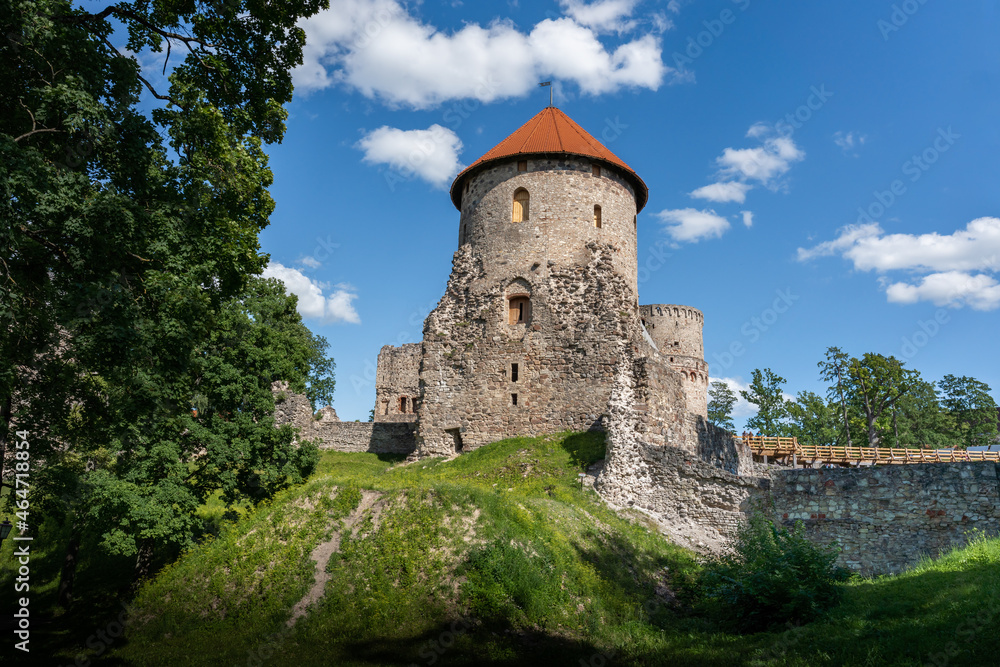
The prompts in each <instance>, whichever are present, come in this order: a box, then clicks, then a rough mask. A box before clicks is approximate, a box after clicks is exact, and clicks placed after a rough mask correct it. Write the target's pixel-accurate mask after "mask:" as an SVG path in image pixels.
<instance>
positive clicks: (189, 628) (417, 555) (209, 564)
mask: <svg viewBox="0 0 1000 667" xmlns="http://www.w3.org/2000/svg"><path fill="white" fill-rule="evenodd" d="M602 456H603V440H602V437H601V436H600V434H562V435H558V436H549V437H543V438H534V439H513V440H507V441H504V442H500V443H495V444H493V445H490V446H488V447H484V448H481V449H478V450H476V451H474V452H471V453H469V454H465V455H463V456H461V457H459V458H458V459H455V460H451V461H446V460H440V459H435V460H428V461H421V462H418V463H414V464H409V465H400V464H399V463H398V460H393V459H391V458H383V459H380V458H379V457H378V456H375V455H370V454H337V453H326V454H324V458H323V461H322V463H321V466H320V470H319V471H318V472H317V474H316V475H315V476H314V477H313V478H312V479H311V480H310V481H309V482H307V483H306V484H303V485H301V486H299V487H297V488H294V489H291V490H289V491H286V492H285V493H283V494H281V495H280V496H279V497H277V498H276V499H275V500H274V501H273V502H272V503H270V504H268V505H266V506H262V507H260V508H258V509H257V510H256V511H254V512H253V513H251V514H250V515H248V516H247V517H245V518H243V519H242V520H240V521H239V522H238V523H235V524H231V525H229V526H228V527H226V529H224V530H223V531H222V533H221V534H220V536H219V537H218V538H217V539H215V540H214V541H212V542H209V543H206V544H203V545H201V546H199V547H198V548H196V549H194V550H192V551H191V552H190V553H188V554H186V555H185V556H184V557H182V558H181V559H180V560H178V561H177V562H176V563H175V564H174V565H172V566H170V567H168V568H167V569H166V570H164V571H163V572H161V573H160V574H159V575H158V576H157V577H156V579H155V580H153V581H152V582H150V583H149V584H148V585H147V586H146V587H145V588H144V589H143V590H142V591H141V593H140V594H139V596H138V598H137V599H136V601H135V604H134V605H133V607H132V610H131V615H130V622H129V627H128V632H127V635H126V639H127V643H125V644H124V645H119V646H116V650H115V651H114V652H113V654H112V656H113V657H112V658H110V659H111V660H114V659H115V658H117V659H119V660H120V661H121V662H122V663H127V664H136V665H163V664H171V665H216V664H232V665H250V666H256V665H296V666H307V665H359V666H360V665H365V666H372V665H535V664H538V665H581V664H583V665H594V666H595V667H596V666H599V665H605V664H636V665H639V664H642V665H661V664H662V665H727V666H728V665H899V666H902V665H914V666H915V665H923V664H948V665H980V664H982V665H988V664H995V652H994V650H993V648H992V647H991V641H990V638H991V636H992V633H991V632H990V631H989V629H988V628H989V627H991V624H992V623H994V622H995V621H996V620H1000V614H998V613H997V610H998V609H1000V543H998V542H997V541H996V540H992V541H991V540H985V539H984V540H979V541H977V542H976V543H975V544H973V545H972V546H970V547H969V548H967V549H965V550H962V551H959V552H955V553H953V554H951V555H949V556H947V557H945V558H943V559H941V560H940V561H937V562H934V563H925V564H923V565H921V566H920V567H918V568H915V569H914V570H912V571H911V572H908V573H905V574H904V575H901V576H898V577H891V578H890V577H886V578H881V579H876V580H854V581H852V582H851V583H850V584H847V585H845V591H844V593H845V594H844V596H843V598H844V601H843V603H842V604H841V605H840V606H839V607H837V608H836V609H834V610H833V611H832V612H831V613H830V614H829V616H828V617H827V618H825V619H822V620H820V621H817V622H815V623H812V624H810V625H808V626H804V627H801V628H792V629H787V630H785V631H783V632H772V633H760V634H756V635H749V636H740V635H731V634H727V633H725V632H724V631H723V630H722V629H721V628H720V627H717V626H715V625H713V624H712V623H711V622H709V621H708V620H706V619H704V618H702V617H701V616H700V615H699V614H698V613H696V612H695V611H692V606H691V603H692V602H693V601H694V600H695V599H696V596H697V589H696V585H697V577H696V574H697V571H698V564H697V562H696V559H695V557H694V556H693V554H691V553H690V552H687V551H684V550H682V549H680V548H679V547H676V546H674V545H672V544H670V543H668V542H667V541H666V540H665V539H664V538H663V537H662V536H660V535H659V534H657V533H656V532H655V531H653V530H651V528H650V527H649V526H648V525H647V524H646V523H645V522H644V521H643V520H642V518H641V517H635V518H633V519H632V520H629V519H626V518H623V517H620V516H618V515H616V514H614V513H613V512H611V511H610V510H608V509H607V508H606V507H605V506H604V505H603V504H602V503H601V502H600V500H599V498H598V497H597V496H596V494H595V493H594V492H593V491H592V490H591V489H589V488H586V487H581V483H580V481H579V478H578V477H577V475H578V473H579V472H580V471H581V470H582V469H583V468H584V467H585V466H586V465H588V464H590V463H591V462H593V461H595V460H598V459H599V458H601V457H602ZM695 608H696V607H695ZM942 661H943V662H942Z"/></svg>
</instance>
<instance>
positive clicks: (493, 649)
mask: <svg viewBox="0 0 1000 667" xmlns="http://www.w3.org/2000/svg"><path fill="white" fill-rule="evenodd" d="M462 624H463V621H456V622H453V623H443V624H441V625H439V626H438V627H436V628H434V629H432V630H430V631H428V632H425V633H423V634H421V635H419V636H417V637H411V638H405V639H390V640H386V639H373V640H367V641H362V642H355V643H348V644H345V645H344V655H345V657H346V656H350V659H351V661H352V662H351V664H353V665H358V666H363V665H372V666H374V665H420V666H422V665H446V666H449V667H478V666H480V665H487V666H494V667H501V666H507V665H510V666H511V667H514V666H521V665H579V664H581V663H582V664H584V665H590V664H592V661H595V660H596V662H593V664H601V665H608V664H615V663H614V662H613V660H610V659H609V658H611V656H606V655H604V653H603V652H602V651H601V650H600V649H598V648H597V647H595V646H593V645H592V644H590V643H588V642H580V641H573V640H570V639H567V638H564V637H556V636H552V635H547V634H544V633H539V632H515V631H512V630H509V629H508V630H505V629H502V628H500V627H494V628H492V629H489V628H486V627H476V628H473V629H471V630H468V631H465V630H463V629H462V627H463V626H462ZM316 664H320V663H316ZM323 664H326V663H323ZM331 664H332V663H331Z"/></svg>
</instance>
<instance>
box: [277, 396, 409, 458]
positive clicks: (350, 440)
mask: <svg viewBox="0 0 1000 667" xmlns="http://www.w3.org/2000/svg"><path fill="white" fill-rule="evenodd" d="M271 391H272V392H274V396H275V402H274V422H275V425H276V426H282V425H284V424H291V425H292V426H294V427H296V428H297V429H298V431H299V434H298V440H300V441H302V440H312V441H317V442H318V444H319V448H320V449H330V450H333V451H337V452H373V453H377V454H409V453H411V452H412V451H413V450H414V449H416V425H415V424H412V423H392V422H388V423H386V422H383V423H376V422H342V421H340V419H338V418H337V412H336V411H335V410H334V409H333V408H331V407H330V406H327V407H325V408H321V409H320V410H319V411H318V412H316V414H315V415H314V414H313V411H312V406H311V405H310V404H309V399H308V398H306V396H305V395H304V394H297V393H295V392H293V391H290V390H289V389H288V384H287V383H286V382H275V383H274V384H273V385H271Z"/></svg>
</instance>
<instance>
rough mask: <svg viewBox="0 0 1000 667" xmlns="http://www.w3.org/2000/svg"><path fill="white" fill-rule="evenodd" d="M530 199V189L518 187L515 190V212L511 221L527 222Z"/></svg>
mask: <svg viewBox="0 0 1000 667" xmlns="http://www.w3.org/2000/svg"><path fill="white" fill-rule="evenodd" d="M529 199H530V196H529V195H528V191H527V190H525V189H524V188H518V189H517V190H515V191H514V214H513V215H512V216H511V219H510V220H511V222H525V221H527V220H528V200H529Z"/></svg>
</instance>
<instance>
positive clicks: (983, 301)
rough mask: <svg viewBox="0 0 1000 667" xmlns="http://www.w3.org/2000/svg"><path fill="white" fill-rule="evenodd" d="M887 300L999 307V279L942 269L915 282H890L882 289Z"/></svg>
mask: <svg viewBox="0 0 1000 667" xmlns="http://www.w3.org/2000/svg"><path fill="white" fill-rule="evenodd" d="M886 297H887V298H888V300H889V302H890V303H917V302H918V301H930V302H931V303H933V304H934V305H935V306H951V307H952V308H961V307H962V306H963V305H968V306H970V307H971V308H973V309H975V310H996V309H997V308H998V307H1000V283H997V281H996V280H995V279H994V278H992V277H991V276H988V275H986V274H983V273H980V274H977V275H970V274H968V273H963V272H961V271H946V272H944V273H932V274H930V275H929V276H924V277H923V279H922V280H921V281H920V283H919V284H916V285H911V284H909V283H902V282H900V283H894V284H892V285H889V287H888V289H886Z"/></svg>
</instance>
